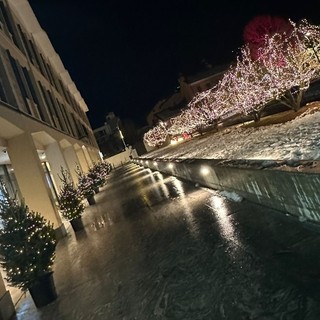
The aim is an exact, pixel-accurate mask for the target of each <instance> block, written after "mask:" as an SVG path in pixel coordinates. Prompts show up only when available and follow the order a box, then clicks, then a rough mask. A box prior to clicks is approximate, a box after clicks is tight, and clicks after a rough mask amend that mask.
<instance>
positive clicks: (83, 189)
mask: <svg viewBox="0 0 320 320" xmlns="http://www.w3.org/2000/svg"><path fill="white" fill-rule="evenodd" d="M76 173H77V176H78V188H79V191H80V194H81V196H82V197H84V198H86V199H88V200H89V199H92V198H93V196H94V194H95V191H94V189H95V183H94V180H93V179H92V178H91V177H89V176H88V174H85V173H83V172H82V171H80V170H77V171H76Z"/></svg>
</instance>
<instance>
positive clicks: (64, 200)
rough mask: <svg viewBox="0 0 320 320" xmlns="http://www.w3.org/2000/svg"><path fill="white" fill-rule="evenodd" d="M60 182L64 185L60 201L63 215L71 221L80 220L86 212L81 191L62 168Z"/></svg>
mask: <svg viewBox="0 0 320 320" xmlns="http://www.w3.org/2000/svg"><path fill="white" fill-rule="evenodd" d="M60 180H61V181H62V183H63V184H62V187H61V188H60V193H59V196H58V201H59V208H60V210H61V212H62V215H63V216H64V217H65V218H66V219H67V220H69V221H71V220H72V219H76V218H80V217H81V215H82V213H83V211H84V205H83V203H82V200H83V197H82V194H81V192H80V190H79V189H77V188H76V187H75V185H74V183H73V181H72V180H71V177H70V174H69V172H68V171H67V170H64V169H63V168H61V176H60Z"/></svg>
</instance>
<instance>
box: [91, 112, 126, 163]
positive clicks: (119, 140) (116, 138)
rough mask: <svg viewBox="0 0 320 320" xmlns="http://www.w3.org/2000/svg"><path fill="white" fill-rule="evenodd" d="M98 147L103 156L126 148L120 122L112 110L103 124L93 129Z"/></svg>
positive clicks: (108, 155) (111, 154) (106, 156)
mask: <svg viewBox="0 0 320 320" xmlns="http://www.w3.org/2000/svg"><path fill="white" fill-rule="evenodd" d="M93 133H94V136H95V138H96V140H97V143H98V146H99V149H100V151H101V153H102V154H103V157H104V158H109V157H112V156H114V155H115V154H118V153H120V152H122V151H124V150H125V149H126V143H125V139H124V136H123V133H122V124H121V120H120V118H118V117H117V116H116V115H115V114H114V113H113V112H109V113H108V114H107V116H106V121H105V123H104V125H103V126H101V127H99V128H97V129H94V130H93Z"/></svg>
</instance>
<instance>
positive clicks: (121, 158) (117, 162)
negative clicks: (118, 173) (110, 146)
mask: <svg viewBox="0 0 320 320" xmlns="http://www.w3.org/2000/svg"><path fill="white" fill-rule="evenodd" d="M130 155H131V156H132V158H136V157H138V154H137V151H136V149H132V148H131V147H129V148H127V149H126V151H123V152H121V153H118V154H116V155H114V156H112V157H110V158H106V159H105V161H107V162H109V163H110V164H111V165H112V167H113V168H116V167H119V166H121V165H122V164H124V163H126V162H128V161H129V160H130Z"/></svg>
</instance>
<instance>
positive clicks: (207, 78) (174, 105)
mask: <svg viewBox="0 0 320 320" xmlns="http://www.w3.org/2000/svg"><path fill="white" fill-rule="evenodd" d="M228 67H229V65H223V66H218V67H215V68H211V67H210V68H208V69H206V70H204V71H202V72H199V73H197V74H195V75H193V76H181V77H180V78H179V79H178V82H179V87H178V89H177V90H176V92H174V93H173V94H172V95H171V96H168V97H166V98H165V99H163V100H160V101H159V102H157V104H156V105H155V106H154V107H153V109H152V110H151V111H150V113H149V114H148V116H147V123H148V125H149V126H154V125H156V124H157V123H158V122H159V121H166V120H168V119H170V118H173V117H175V116H177V115H179V114H180V113H181V110H182V109H184V108H186V107H187V105H188V103H189V102H190V101H191V100H192V98H193V97H194V96H195V95H196V94H197V93H199V92H203V91H206V90H208V89H210V88H212V87H213V86H214V85H216V84H217V83H218V82H219V80H220V79H221V78H222V77H223V74H224V72H225V71H226V70H227V68H228Z"/></svg>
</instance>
